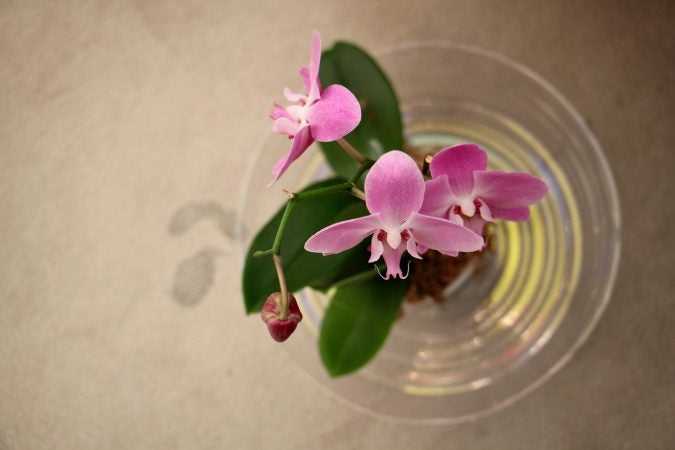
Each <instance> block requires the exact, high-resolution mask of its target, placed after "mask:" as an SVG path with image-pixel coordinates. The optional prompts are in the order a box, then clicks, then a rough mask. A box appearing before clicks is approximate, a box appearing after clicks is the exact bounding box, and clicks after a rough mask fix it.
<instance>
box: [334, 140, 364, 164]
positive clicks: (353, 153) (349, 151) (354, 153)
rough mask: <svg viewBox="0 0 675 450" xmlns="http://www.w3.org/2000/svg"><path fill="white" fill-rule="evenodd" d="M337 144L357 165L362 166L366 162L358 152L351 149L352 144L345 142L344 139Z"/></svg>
mask: <svg viewBox="0 0 675 450" xmlns="http://www.w3.org/2000/svg"><path fill="white" fill-rule="evenodd" d="M337 143H338V144H340V147H342V150H344V151H345V152H346V153H347V154H348V155H349V156H351V157H352V159H353V160H354V161H356V162H357V163H359V164H363V163H364V162H365V161H366V157H365V156H363V155H362V154H361V152H359V151H358V150H357V149H355V148H354V147H352V144H350V143H349V142H347V141H346V140H345V139H344V138H340V139H338V140H337Z"/></svg>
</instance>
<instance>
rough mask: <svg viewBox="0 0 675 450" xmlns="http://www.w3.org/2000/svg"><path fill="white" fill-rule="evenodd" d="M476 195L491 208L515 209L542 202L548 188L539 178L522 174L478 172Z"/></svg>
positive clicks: (493, 171)
mask: <svg viewBox="0 0 675 450" xmlns="http://www.w3.org/2000/svg"><path fill="white" fill-rule="evenodd" d="M474 178H475V188H474V194H475V196H476V197H480V198H481V200H483V201H484V202H485V203H487V204H488V205H490V207H493V206H494V207H496V208H501V209H514V208H523V207H526V206H530V205H531V204H533V203H536V202H537V201H539V200H541V199H542V198H543V197H544V196H545V195H546V193H547V192H548V186H547V185H546V183H544V182H543V181H542V180H540V179H539V178H537V177H535V176H533V175H529V174H526V173H520V172H500V171H496V170H492V171H477V172H475V173H474Z"/></svg>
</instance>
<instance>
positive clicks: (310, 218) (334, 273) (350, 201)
mask: <svg viewBox="0 0 675 450" xmlns="http://www.w3.org/2000/svg"><path fill="white" fill-rule="evenodd" d="M341 182H344V180H342V179H340V178H333V179H330V180H325V181H321V182H318V183H314V184H312V185H310V186H307V188H305V190H309V189H315V188H320V187H324V186H330V185H333V184H337V183H341ZM283 210H284V208H283V207H282V208H281V209H280V210H279V211H278V212H277V213H276V214H275V215H274V216H273V217H272V219H270V221H269V222H267V224H265V226H263V227H262V229H261V230H260V231H259V232H258V234H257V235H256V237H255V238H254V239H253V242H252V243H251V246H250V247H249V249H248V252H247V255H246V262H245V265H244V274H243V280H242V287H243V293H244V305H245V307H246V313H247V314H251V313H254V312H258V311H260V309H261V308H262V305H263V304H264V303H265V300H266V299H267V297H268V296H269V295H270V294H271V293H273V292H278V291H279V282H278V280H277V275H276V271H275V270H274V263H273V262H272V257H271V256H270V255H265V256H261V257H258V258H255V257H253V252H255V251H257V250H267V249H269V248H271V247H272V244H273V242H274V237H275V235H276V232H277V228H278V226H279V222H280V221H281V216H282V214H283ZM367 214H368V211H367V210H366V207H365V205H364V203H363V202H362V201H361V200H359V199H357V198H355V197H353V196H352V195H350V194H349V193H347V192H344V193H337V194H331V195H327V196H322V197H314V198H308V199H305V200H299V201H298V202H297V203H296V204H295V207H294V208H293V212H292V214H291V217H290V219H289V222H288V225H287V227H286V233H285V234H284V239H283V242H282V244H281V257H282V258H283V261H284V269H285V274H286V281H287V282H288V289H289V290H290V291H291V292H295V291H297V290H299V289H301V288H303V287H305V286H310V285H315V284H316V285H321V284H326V283H328V280H331V281H332V280H337V279H340V278H343V277H344V276H348V275H350V274H352V273H354V270H364V269H365V268H367V267H368V266H367V264H368V253H367V251H366V249H365V245H366V244H365V243H363V244H361V245H358V246H356V247H354V248H353V249H351V250H348V251H346V252H342V253H338V254H336V255H330V256H323V255H321V254H318V253H310V252H307V251H305V249H304V245H305V242H306V241H307V239H308V238H309V237H310V236H311V235H312V234H314V233H316V232H317V231H319V230H320V229H321V228H324V227H326V226H328V225H330V224H333V223H335V222H338V221H341V220H348V219H353V218H355V217H360V216H365V215H367ZM343 274H344V275H343ZM331 284H332V283H331Z"/></svg>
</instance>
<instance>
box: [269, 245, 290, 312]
mask: <svg viewBox="0 0 675 450" xmlns="http://www.w3.org/2000/svg"><path fill="white" fill-rule="evenodd" d="M272 260H273V261H274V268H275V269H276V270H277V278H278V279H279V289H280V290H281V298H280V299H279V308H280V309H279V320H286V316H287V315H288V305H289V303H290V301H289V298H288V285H287V284H286V275H284V263H283V261H282V260H281V256H280V255H278V254H274V255H272Z"/></svg>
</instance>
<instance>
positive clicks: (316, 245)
mask: <svg viewBox="0 0 675 450" xmlns="http://www.w3.org/2000/svg"><path fill="white" fill-rule="evenodd" d="M365 194H366V207H367V208H368V211H369V212H370V215H368V216H365V217H359V218H357V219H352V220H346V221H344V222H338V223H336V224H333V225H331V226H329V227H326V228H324V229H322V230H320V231H319V232H317V233H316V234H314V235H313V236H311V237H310V238H309V239H308V240H307V242H306V243H305V250H307V251H310V252H316V253H323V254H324V255H331V254H334V253H340V252H343V251H345V250H347V249H350V248H352V247H354V246H355V245H357V244H358V243H359V242H361V241H362V240H363V239H364V238H366V237H368V236H371V241H370V259H369V262H371V263H372V262H375V261H377V260H378V259H380V257H383V258H384V261H385V263H386V266H387V273H386V278H387V279H388V278H389V277H390V276H393V277H394V278H396V277H401V278H405V277H404V276H403V273H402V272H401V267H400V261H401V256H402V255H403V252H405V251H406V250H407V251H408V253H410V255H411V256H413V257H414V258H421V256H420V255H419V253H418V250H417V246H418V245H421V246H424V247H426V248H432V249H435V250H438V251H440V252H442V253H446V254H450V255H456V254H457V252H473V251H476V250H480V249H481V248H482V247H483V238H482V237H481V236H479V235H477V234H476V233H474V232H473V231H471V230H469V229H467V228H464V227H463V226H461V225H457V224H455V223H452V222H450V221H449V220H445V219H441V218H438V217H430V216H428V215H423V214H420V213H418V211H419V210H420V208H421V206H422V202H423V199H424V178H423V177H422V173H421V172H420V170H419V168H418V167H417V164H415V161H413V160H412V158H411V157H410V156H408V155H406V154H405V153H403V152H400V151H397V150H394V151H390V152H387V153H385V154H384V155H382V156H381V157H380V158H379V159H378V160H377V162H376V163H375V164H374V165H373V167H372V168H371V169H370V172H369V173H368V175H367V176H366V182H365ZM406 276H407V275H406Z"/></svg>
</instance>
